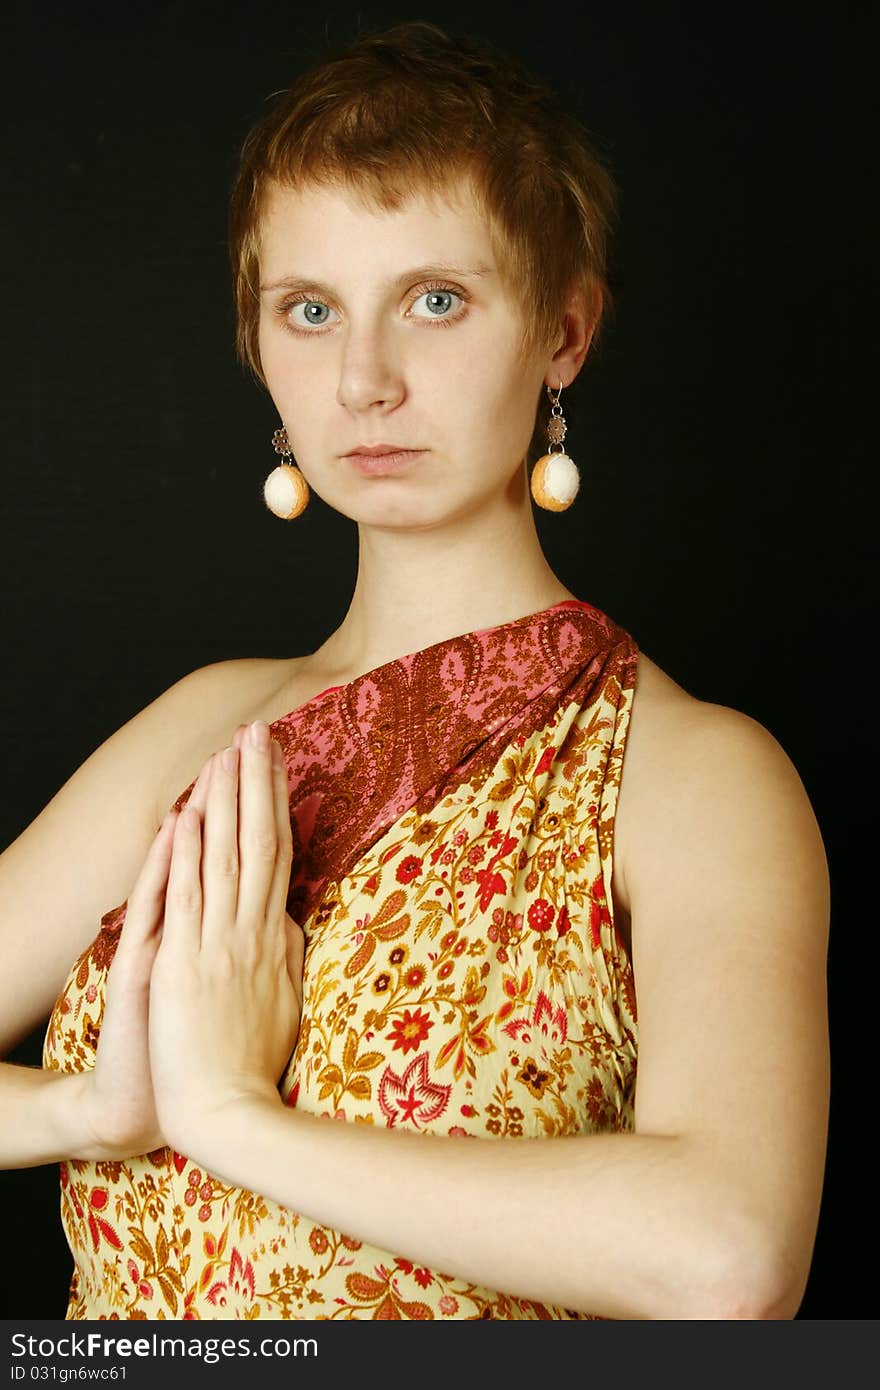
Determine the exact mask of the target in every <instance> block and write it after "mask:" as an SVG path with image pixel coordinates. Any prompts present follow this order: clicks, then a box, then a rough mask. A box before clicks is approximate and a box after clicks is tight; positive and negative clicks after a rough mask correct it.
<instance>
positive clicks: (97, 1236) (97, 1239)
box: [86, 1187, 122, 1254]
mask: <svg viewBox="0 0 880 1390" xmlns="http://www.w3.org/2000/svg"><path fill="white" fill-rule="evenodd" d="M109 1201H110V1194H109V1192H108V1191H107V1189H106V1187H93V1188H92V1190H91V1192H90V1193H89V1207H90V1208H91V1210H90V1211H89V1212H88V1213H87V1216H86V1220H87V1221H88V1225H89V1232H90V1234H91V1237H92V1246H93V1247H94V1250H95V1253H96V1254H97V1251H98V1246H99V1245H100V1243H101V1236H103V1237H104V1239H105V1240H106V1242H107V1244H108V1245H112V1247H113V1249H114V1250H121V1249H122V1241H121V1240H120V1239H119V1236H118V1235H117V1234H116V1232H115V1231H114V1229H113V1227H112V1226H111V1225H110V1223H109V1221H105V1220H104V1218H103V1217H102V1216H98V1215H96V1213H97V1212H102V1211H105V1210H106V1208H107V1204H108V1202H109Z"/></svg>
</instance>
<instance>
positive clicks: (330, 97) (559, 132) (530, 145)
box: [229, 21, 617, 452]
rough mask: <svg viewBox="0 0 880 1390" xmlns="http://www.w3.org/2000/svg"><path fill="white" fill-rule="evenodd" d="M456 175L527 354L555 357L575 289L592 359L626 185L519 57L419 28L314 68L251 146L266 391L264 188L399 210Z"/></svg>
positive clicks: (243, 326)
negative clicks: (518, 315)
mask: <svg viewBox="0 0 880 1390" xmlns="http://www.w3.org/2000/svg"><path fill="white" fill-rule="evenodd" d="M453 175H464V176H466V177H468V178H469V180H470V183H471V186H472V188H473V191H474V193H475V195H476V197H477V199H478V202H479V205H480V207H481V209H482V211H483V212H484V214H485V216H486V218H487V223H488V227H489V233H490V239H491V243H492V247H493V251H494V254H495V259H496V263H497V265H498V268H499V273H500V275H501V277H502V281H503V282H504V284H505V285H506V287H507V288H508V291H509V293H511V294H512V295H513V296H514V298H515V299H517V300H518V301H519V302H520V304H521V306H522V309H523V320H524V336H523V343H522V347H523V351H524V352H525V353H527V354H531V353H532V352H536V351H543V350H546V351H548V352H549V351H552V350H553V348H554V347H555V345H556V340H557V339H558V336H559V332H560V328H561V324H562V320H563V316H564V313H565V306H566V303H567V300H568V296H569V294H570V293H571V290H572V285H573V282H574V284H575V285H577V286H579V287H580V288H581V289H582V290H583V292H584V295H585V302H586V305H587V311H588V313H589V314H590V316H591V320H592V322H593V338H592V342H591V351H592V350H595V347H596V345H597V344H598V341H599V335H600V329H601V324H602V320H603V318H604V316H605V315H606V314H607V313H608V311H609V310H613V308H614V304H613V299H612V294H611V290H610V288H609V285H608V270H607V254H608V238H609V233H610V231H611V230H612V227H613V224H614V222H615V220H616V216H617V187H616V184H615V182H614V179H613V178H612V175H611V174H610V172H609V170H608V169H607V168H606V167H605V165H604V164H603V162H602V160H601V159H600V158H599V156H598V154H597V153H596V151H595V149H594V148H593V144H592V141H591V137H590V136H589V134H588V132H587V131H586V129H585V128H584V127H583V126H581V125H580V124H579V123H578V122H577V121H576V120H575V119H574V118H573V117H571V116H570V115H568V114H567V113H566V112H565V111H563V110H562V108H561V107H560V105H559V103H558V100H557V98H556V96H555V95H554V94H553V93H552V92H551V91H550V89H549V88H547V87H546V86H544V85H543V84H542V83H540V82H538V81H537V80H536V79H535V78H534V77H533V76H532V75H531V74H530V73H529V72H528V71H527V70H526V69H525V68H524V67H523V66H522V65H521V64H520V63H519V62H518V61H516V60H515V59H513V58H511V57H509V56H507V55H504V54H501V53H498V52H497V51H495V50H493V49H492V48H490V47H489V46H488V45H487V44H486V43H485V42H483V41H480V40H476V39H473V38H470V37H468V38H463V37H458V38H450V37H449V35H448V34H446V33H445V32H444V31H443V30H442V29H440V28H438V27H437V25H435V24H431V23H427V22H425V21H412V22H409V23H405V24H397V25H395V26H394V27H393V28H391V29H387V30H385V31H384V32H382V33H377V34H368V35H365V36H363V37H361V38H359V39H358V40H357V41H356V42H354V43H353V44H351V45H350V46H349V47H348V48H346V49H345V50H344V51H343V52H341V53H339V54H337V55H336V56H332V57H330V58H328V59H326V60H324V61H321V62H320V63H318V64H315V65H314V66H312V67H311V68H309V69H307V70H306V71H305V72H304V73H302V74H301V75H300V76H299V77H298V78H297V79H296V81H295V82H294V84H293V85H292V86H291V87H290V88H289V89H288V90H286V91H284V92H282V93H281V94H280V96H278V98H277V100H276V101H275V102H274V104H273V105H272V107H271V109H270V110H269V112H268V114H267V115H266V116H265V117H263V118H262V119H261V120H260V121H259V122H258V123H257V125H256V126H254V128H253V129H252V130H251V131H250V133H249V134H248V136H247V138H246V140H245V142H244V146H243V148H242V153H241V161H240V164H239V169H238V173H237V176H236V179H235V184H234V187H233V192H232V202H231V208H230V219H229V251H230V257H231V261H232V274H233V283H234V294H235V304H236V311H237V331H236V346H237V350H238V354H239V357H240V358H241V360H242V362H243V363H244V364H245V365H248V366H250V368H251V369H252V371H253V372H254V374H255V375H256V376H257V377H258V378H259V380H260V381H262V382H263V384H264V385H265V378H264V376H263V372H262V366H261V363H260V352H259V311H260V291H259V285H260V270H259V249H260V222H261V217H262V212H263V208H264V204H265V197H266V192H267V189H268V188H269V187H270V186H271V185H272V184H280V185H282V186H287V187H300V186H304V185H306V184H309V183H313V184H325V185H327V184H329V185H337V186H343V187H346V188H348V189H353V190H355V191H356V192H357V193H358V194H359V195H360V196H361V197H362V198H363V199H364V201H365V202H366V203H367V204H368V205H371V206H373V207H376V208H378V209H382V210H389V211H390V210H393V209H395V208H397V207H399V206H400V204H401V202H402V201H404V200H405V199H406V198H407V196H408V195H410V194H411V193H412V192H414V191H419V190H424V191H430V192H439V193H442V192H443V191H444V190H447V189H448V186H449V180H450V177H451V176H453ZM544 395H545V396H546V393H544ZM546 405H547V408H548V409H549V401H547V402H546ZM539 414H540V412H539ZM537 432H538V423H537V422H536V430H535V434H536V436H537ZM533 443H534V440H533ZM530 452H531V451H530Z"/></svg>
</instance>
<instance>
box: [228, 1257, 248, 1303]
mask: <svg viewBox="0 0 880 1390" xmlns="http://www.w3.org/2000/svg"><path fill="white" fill-rule="evenodd" d="M229 1283H230V1285H231V1287H232V1288H233V1289H235V1292H236V1293H237V1294H245V1295H246V1296H247V1297H248V1298H249V1299H251V1301H253V1298H254V1267H253V1265H252V1264H251V1262H250V1260H242V1258H241V1255H240V1254H239V1253H238V1251H237V1250H236V1248H235V1246H234V1245H233V1247H232V1258H231V1259H230V1261H229Z"/></svg>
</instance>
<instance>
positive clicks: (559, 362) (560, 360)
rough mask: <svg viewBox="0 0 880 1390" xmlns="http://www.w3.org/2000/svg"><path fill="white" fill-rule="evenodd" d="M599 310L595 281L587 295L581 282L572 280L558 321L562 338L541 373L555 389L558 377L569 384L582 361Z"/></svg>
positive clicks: (587, 349) (599, 302) (565, 384)
mask: <svg viewBox="0 0 880 1390" xmlns="http://www.w3.org/2000/svg"><path fill="white" fill-rule="evenodd" d="M601 312H602V292H601V290H600V289H599V287H598V285H594V286H593V288H592V291H591V294H590V296H589V298H588V296H587V294H586V292H585V290H584V288H583V286H582V285H581V284H578V283H576V282H574V281H573V282H572V285H571V289H570V291H569V296H568V300H567V302H566V306H565V315H564V318H563V321H562V325H561V329H560V332H561V336H562V341H561V343H560V346H559V347H558V348H557V349H556V352H555V353H554V354H553V356H552V358H551V359H550V362H549V364H548V366H547V371H546V372H545V374H544V380H545V383H546V384H547V385H548V386H552V387H553V389H554V390H555V389H556V388H557V386H558V385H559V383H560V381H561V382H562V385H563V386H570V385H571V383H572V382H573V381H574V379H575V377H576V376H577V374H578V372H579V371H580V369H581V367H582V366H583V364H584V359H585V358H586V355H587V353H588V351H589V348H590V343H591V342H592V340H593V333H594V332H595V329H596V324H597V323H598V322H599V316H600V314H601Z"/></svg>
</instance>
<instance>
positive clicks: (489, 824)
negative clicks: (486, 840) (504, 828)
mask: <svg viewBox="0 0 880 1390" xmlns="http://www.w3.org/2000/svg"><path fill="white" fill-rule="evenodd" d="M497 824H498V812H497V811H489V813H488V815H487V816H486V829H487V830H494V829H495V827H496V825H497Z"/></svg>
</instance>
